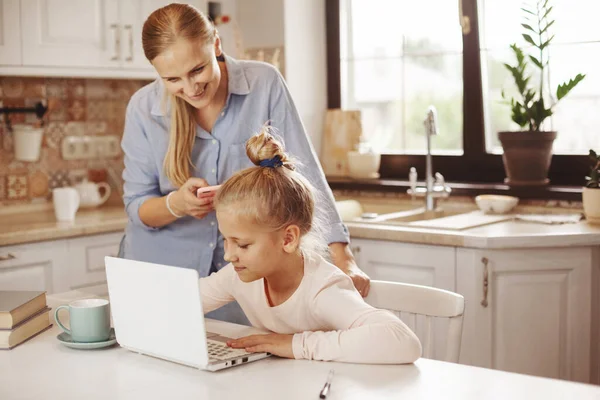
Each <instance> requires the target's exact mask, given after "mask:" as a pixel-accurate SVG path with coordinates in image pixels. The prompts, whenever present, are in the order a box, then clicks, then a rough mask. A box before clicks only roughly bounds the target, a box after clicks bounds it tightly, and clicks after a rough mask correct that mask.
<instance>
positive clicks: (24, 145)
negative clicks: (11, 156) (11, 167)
mask: <svg viewBox="0 0 600 400" xmlns="http://www.w3.org/2000/svg"><path fill="white" fill-rule="evenodd" d="M43 133H44V129H43V128H34V127H33V126H30V125H21V124H19V125H14V126H13V135H14V148H15V159H17V160H19V161H28V162H34V161H37V160H39V158H40V149H41V148H42V135H43Z"/></svg>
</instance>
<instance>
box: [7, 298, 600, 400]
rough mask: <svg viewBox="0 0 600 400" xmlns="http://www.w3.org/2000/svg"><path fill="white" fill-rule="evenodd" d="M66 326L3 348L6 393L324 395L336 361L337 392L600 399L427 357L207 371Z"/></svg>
mask: <svg viewBox="0 0 600 400" xmlns="http://www.w3.org/2000/svg"><path fill="white" fill-rule="evenodd" d="M65 299H66V297H63V298H62V299H61V300H59V301H58V302H57V300H56V298H50V299H49V304H50V306H52V307H56V306H57V305H59V304H62V303H63V302H64V300H65ZM57 303H58V304H57ZM65 316H66V313H65ZM207 321H208V322H207V324H208V325H209V329H210V330H211V331H215V332H219V333H223V334H228V329H227V328H228V327H227V325H226V324H223V323H220V322H219V321H210V320H207ZM247 330H248V333H249V332H251V330H252V328H247ZM59 333H60V330H59V328H58V327H57V326H54V327H53V328H52V329H50V330H48V331H46V332H44V333H43V334H41V335H40V336H38V337H35V338H33V339H32V340H30V341H29V342H27V343H24V344H23V345H21V346H18V347H16V348H14V349H13V350H10V351H6V352H0V399H2V400H4V399H7V400H8V399H10V400H18V399H36V400H37V399H60V400H68V399H84V400H93V399H103V400H104V399H110V400H118V399H128V400H129V399H165V400H166V399H202V400H206V399H219V400H220V399H243V400H245V399H248V400H251V399H259V400H267V399H278V400H282V399H283V400H292V399H318V397H319V396H318V394H319V391H320V390H321V387H322V386H323V383H324V382H325V379H326V377H327V373H328V371H329V369H330V368H334V369H335V372H336V375H335V378H334V380H333V384H332V386H331V392H330V394H329V396H328V399H332V400H333V399H344V400H352V399H360V400H372V399H380V398H382V399H383V398H386V399H387V398H402V399H410V400H415V399H445V400H451V399H461V400H465V399H466V400H470V399H472V400H482V399H498V400H506V399H528V400H529V399H545V400H546V399H577V400H592V399H594V400H598V399H600V387H598V386H592V385H585V384H580V383H573V382H567V381H560V380H554V379H546V378H538V377H532V376H526V375H518V374H512V373H507V372H500V371H494V370H489V369H483V368H475V367H469V366H464V365H458V364H451V363H444V362H440V361H433V360H426V359H421V360H418V361H417V362H416V363H415V364H414V365H393V366H384V365H358V364H342V363H328V362H317V361H298V360H285V359H279V358H274V357H272V358H269V359H266V360H261V361H257V362H254V363H250V364H246V365H242V366H239V367H234V368H230V369H226V370H222V371H219V372H208V371H201V370H197V369H194V368H190V367H186V366H182V365H179V364H175V363H171V362H168V361H164V360H160V359H156V358H152V357H148V356H143V355H139V354H136V353H133V352H130V351H128V350H125V349H122V348H120V347H118V346H115V347H111V348H108V349H100V350H75V349H70V348H67V347H65V346H63V345H62V344H60V343H59V342H58V340H56V335H57V334H59ZM174 339H175V340H176V338H175V337H174Z"/></svg>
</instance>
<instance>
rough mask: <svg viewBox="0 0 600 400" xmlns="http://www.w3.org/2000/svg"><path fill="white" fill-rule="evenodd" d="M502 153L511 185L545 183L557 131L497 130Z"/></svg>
mask: <svg viewBox="0 0 600 400" xmlns="http://www.w3.org/2000/svg"><path fill="white" fill-rule="evenodd" d="M498 139H500V143H502V148H503V149H504V154H503V155H502V161H503V163H504V171H505V172H506V179H505V180H504V182H505V183H506V184H508V185H511V186H543V185H547V184H548V182H550V180H549V179H548V169H549V168H550V162H551V161H552V144H553V143H554V139H556V132H511V131H504V132H498Z"/></svg>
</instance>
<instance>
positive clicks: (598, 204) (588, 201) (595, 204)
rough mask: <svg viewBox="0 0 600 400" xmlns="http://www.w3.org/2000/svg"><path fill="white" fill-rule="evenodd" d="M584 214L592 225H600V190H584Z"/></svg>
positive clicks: (585, 188) (586, 188)
mask: <svg viewBox="0 0 600 400" xmlns="http://www.w3.org/2000/svg"><path fill="white" fill-rule="evenodd" d="M582 197H583V212H584V213H585V219H586V220H587V221H588V222H589V223H590V224H598V225H600V188H588V187H584V188H583V194H582Z"/></svg>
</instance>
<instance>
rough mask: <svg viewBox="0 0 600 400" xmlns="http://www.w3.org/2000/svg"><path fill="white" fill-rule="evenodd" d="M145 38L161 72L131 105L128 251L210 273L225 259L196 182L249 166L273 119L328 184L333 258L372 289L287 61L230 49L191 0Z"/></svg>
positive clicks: (151, 25) (159, 14)
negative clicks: (248, 147)
mask: <svg viewBox="0 0 600 400" xmlns="http://www.w3.org/2000/svg"><path fill="white" fill-rule="evenodd" d="M142 44H143V48H144V53H145V55H146V58H148V60H149V61H150V62H151V63H152V65H153V66H154V68H155V69H156V71H157V73H158V75H159V76H160V78H159V79H157V80H156V81H155V82H153V83H151V84H149V85H147V86H145V87H143V88H142V89H140V90H139V91H138V92H137V93H135V94H134V95H133V96H132V98H131V100H130V103H129V105H128V107H127V115H126V121H125V132H124V135H123V142H122V148H123V151H124V153H125V170H124V172H123V178H124V181H125V184H124V202H125V208H126V211H127V214H128V216H129V223H128V226H127V229H126V236H125V239H124V243H123V256H124V257H126V258H131V259H136V260H141V261H148V262H154V263H162V264H167V265H174V266H180V267H187V268H194V269H197V270H198V272H199V273H200V275H201V276H207V275H209V274H210V273H211V272H214V271H217V270H219V269H220V268H221V267H223V266H224V265H225V264H226V263H225V262H224V261H223V257H224V247H223V238H222V236H221V235H220V234H219V230H218V225H217V221H216V217H215V213H214V211H213V205H212V196H208V197H202V198H199V197H197V196H196V191H197V189H198V188H201V187H205V186H209V185H217V184H219V183H221V182H224V181H225V180H226V179H227V178H229V177H230V176H231V175H233V173H235V172H236V171H238V170H240V169H243V168H246V167H248V166H250V165H251V163H250V160H248V158H247V157H246V156H245V143H246V140H248V138H250V136H251V135H252V134H253V132H256V131H258V130H259V128H260V127H261V126H262V125H263V124H264V123H265V122H266V121H270V122H271V124H272V125H274V126H276V127H277V128H278V129H279V130H280V131H281V132H284V136H283V140H284V141H285V144H286V147H287V148H288V150H289V152H290V153H291V154H292V155H293V156H295V157H296V158H297V159H298V160H299V161H300V162H301V163H302V164H303V165H304V168H300V171H301V172H302V173H303V174H304V175H305V176H306V177H307V178H308V179H309V180H310V181H311V182H312V184H313V185H314V186H315V187H316V188H317V190H318V191H319V192H320V193H323V194H324V199H325V200H324V201H323V203H324V213H325V215H326V219H327V223H328V226H330V227H331V230H330V232H329V234H328V237H327V239H328V243H329V248H330V253H331V258H332V261H333V263H334V264H335V265H336V266H337V267H339V268H340V269H341V270H342V271H344V272H345V273H347V274H348V275H349V276H350V277H351V278H352V280H353V282H354V284H355V286H356V288H357V289H358V290H359V292H360V293H361V294H362V295H363V296H366V295H367V294H368V289H369V278H368V277H367V276H366V275H365V274H364V273H363V272H362V271H361V270H360V269H359V268H358V267H357V266H356V263H355V261H354V258H353V256H352V253H351V251H350V249H349V247H348V241H349V238H348V233H347V230H346V228H345V226H344V225H343V224H342V222H341V219H340V217H339V215H338V213H337V211H336V209H335V205H334V200H333V196H332V193H331V191H330V189H329V187H328V186H327V183H326V181H325V177H324V175H323V172H322V170H321V168H320V166H319V164H318V162H317V159H316V156H315V154H314V151H313V149H312V146H311V144H310V143H309V141H308V138H307V135H306V132H305V131H304V127H303V126H302V122H301V121H300V117H299V115H298V112H297V110H296V108H295V106H294V104H293V101H292V99H291V97H290V94H289V92H288V90H287V87H286V85H285V83H284V81H283V78H282V77H281V75H280V74H279V73H278V71H277V70H276V69H275V68H273V67H271V66H269V65H268V64H265V63H258V62H251V61H237V60H234V59H233V58H231V57H228V56H225V55H224V54H223V51H222V49H221V42H220V39H219V36H218V34H217V31H216V29H215V28H214V26H213V25H212V23H211V22H210V21H209V20H208V19H207V18H206V16H205V15H204V14H202V13H201V12H200V11H198V10H197V9H196V8H194V7H193V6H190V5H187V4H170V5H168V6H166V7H163V8H160V9H158V10H156V11H154V12H153V13H152V14H151V15H150V16H149V17H148V19H147V20H146V22H145V23H144V27H143V30H142ZM199 243H200V245H199ZM266 256H268V255H266Z"/></svg>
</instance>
